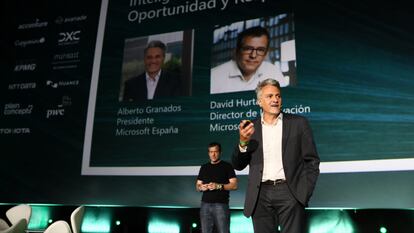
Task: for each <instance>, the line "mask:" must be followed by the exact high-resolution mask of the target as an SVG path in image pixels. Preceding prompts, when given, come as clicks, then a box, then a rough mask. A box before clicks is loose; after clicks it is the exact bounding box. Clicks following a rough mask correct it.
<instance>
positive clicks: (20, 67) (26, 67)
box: [14, 63, 37, 72]
mask: <svg viewBox="0 0 414 233" xmlns="http://www.w3.org/2000/svg"><path fill="white" fill-rule="evenodd" d="M36 67H37V65H36V63H26V64H16V65H15V66H14V72H21V71H35V70H36Z"/></svg>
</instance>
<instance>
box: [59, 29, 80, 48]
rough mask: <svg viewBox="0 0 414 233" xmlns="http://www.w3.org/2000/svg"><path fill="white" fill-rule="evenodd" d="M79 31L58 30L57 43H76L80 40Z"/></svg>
mask: <svg viewBox="0 0 414 233" xmlns="http://www.w3.org/2000/svg"><path fill="white" fill-rule="evenodd" d="M80 34H81V31H79V30H78V31H70V32H60V33H59V38H58V42H59V45H69V44H77V43H79V41H80Z"/></svg>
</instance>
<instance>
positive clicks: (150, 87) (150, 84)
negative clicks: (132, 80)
mask: <svg viewBox="0 0 414 233" xmlns="http://www.w3.org/2000/svg"><path fill="white" fill-rule="evenodd" d="M160 76H161V70H160V71H158V74H157V75H155V79H153V78H151V77H150V76H149V75H148V73H147V72H145V77H146V80H147V99H149V100H152V99H153V98H154V93H155V89H156V88H157V84H158V80H160Z"/></svg>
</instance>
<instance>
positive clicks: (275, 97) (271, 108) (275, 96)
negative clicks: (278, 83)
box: [258, 85, 282, 116]
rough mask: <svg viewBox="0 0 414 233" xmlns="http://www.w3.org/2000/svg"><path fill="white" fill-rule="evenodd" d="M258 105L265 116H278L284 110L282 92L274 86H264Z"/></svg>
mask: <svg viewBox="0 0 414 233" xmlns="http://www.w3.org/2000/svg"><path fill="white" fill-rule="evenodd" d="M258 104H259V106H260V107H261V108H262V110H263V114H264V115H265V116H271V115H273V116H278V115H279V113H280V111H281V108H282V96H281V94H280V90H279V89H278V88H277V87H275V86H272V85H267V86H264V87H263V88H262V93H261V95H260V98H259V101H258Z"/></svg>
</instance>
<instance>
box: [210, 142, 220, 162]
mask: <svg viewBox="0 0 414 233" xmlns="http://www.w3.org/2000/svg"><path fill="white" fill-rule="evenodd" d="M208 156H209V157H210V162H211V163H213V164H214V163H218V162H219V161H220V150H219V148H218V147H217V146H213V147H209V148H208Z"/></svg>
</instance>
